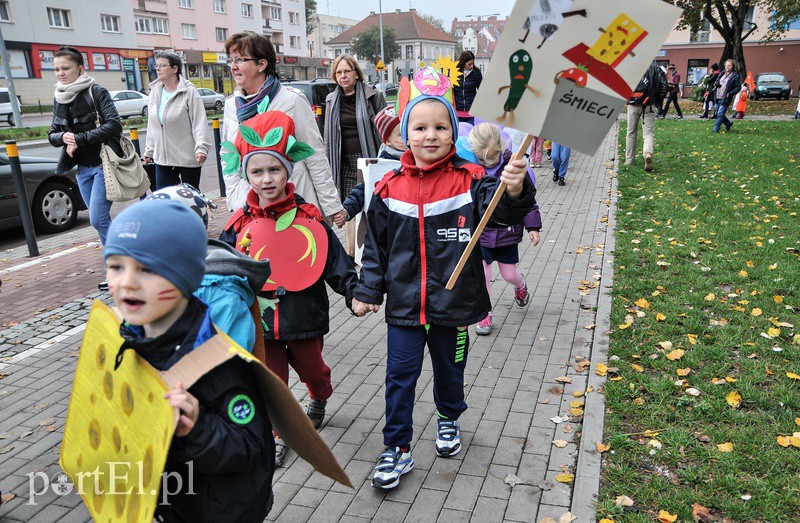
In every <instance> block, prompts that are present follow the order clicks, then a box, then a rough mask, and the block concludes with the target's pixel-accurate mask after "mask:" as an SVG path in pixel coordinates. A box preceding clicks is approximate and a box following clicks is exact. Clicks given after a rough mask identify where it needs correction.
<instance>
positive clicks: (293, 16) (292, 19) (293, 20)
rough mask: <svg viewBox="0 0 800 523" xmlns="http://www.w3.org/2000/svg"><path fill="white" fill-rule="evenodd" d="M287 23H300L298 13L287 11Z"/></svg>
mask: <svg viewBox="0 0 800 523" xmlns="http://www.w3.org/2000/svg"><path fill="white" fill-rule="evenodd" d="M289 23H290V24H295V25H297V24H299V23H300V13H295V12H294V11H289Z"/></svg>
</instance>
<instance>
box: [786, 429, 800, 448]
mask: <svg viewBox="0 0 800 523" xmlns="http://www.w3.org/2000/svg"><path fill="white" fill-rule="evenodd" d="M789 441H790V442H791V443H792V446H793V447H800V432H795V433H794V434H792V437H791V438H789Z"/></svg>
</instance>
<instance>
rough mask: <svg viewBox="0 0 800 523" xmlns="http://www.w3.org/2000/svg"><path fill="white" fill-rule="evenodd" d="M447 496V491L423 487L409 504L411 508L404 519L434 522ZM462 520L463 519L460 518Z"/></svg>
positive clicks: (421, 522) (414, 521) (422, 522)
mask: <svg viewBox="0 0 800 523" xmlns="http://www.w3.org/2000/svg"><path fill="white" fill-rule="evenodd" d="M446 498H447V492H445V491H439V490H431V489H427V488H423V489H422V490H420V491H419V494H418V495H417V499H415V500H414V503H412V504H411V509H410V510H409V511H408V514H407V515H406V519H405V521H408V522H409V523H416V522H419V523H434V522H436V521H437V520H438V518H439V511H440V509H441V507H442V505H444V501H445V499H446ZM462 521H463V520H462Z"/></svg>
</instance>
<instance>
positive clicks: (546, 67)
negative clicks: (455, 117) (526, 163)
mask: <svg viewBox="0 0 800 523" xmlns="http://www.w3.org/2000/svg"><path fill="white" fill-rule="evenodd" d="M680 13H681V11H680V9H678V8H677V7H675V6H673V5H670V4H667V3H665V2H663V1H661V0H614V1H611V0H599V1H598V0H518V1H517V2H516V3H515V5H514V9H513V10H512V12H511V15H510V16H509V18H508V21H507V22H506V25H505V29H504V31H503V35H502V37H501V38H500V41H499V43H498V45H497V48H496V50H495V52H494V54H493V57H492V61H491V62H490V64H489V67H488V70H487V71H486V74H485V75H484V80H483V83H482V84H481V88H480V90H479V91H478V94H477V96H476V97H475V102H474V103H473V105H472V108H471V109H470V113H471V114H473V115H475V116H477V117H480V118H482V119H484V120H487V121H490V122H496V123H498V124H501V125H504V126H506V127H507V128H508V127H512V128H515V129H519V130H520V131H522V132H525V133H527V134H531V135H534V136H542V137H544V138H549V139H552V140H554V141H555V142H556V143H560V144H562V145H566V146H568V147H571V148H574V149H576V150H578V151H580V152H583V153H586V154H593V153H594V152H595V151H596V150H597V148H598V147H599V146H600V144H601V143H602V141H603V139H604V138H605V136H606V134H608V131H609V129H610V128H611V126H612V125H613V123H614V121H616V119H617V117H618V116H619V113H620V111H621V110H622V109H623V108H624V107H625V104H626V102H627V101H628V98H629V97H630V95H631V92H632V90H633V89H632V87H633V86H635V85H636V84H637V83H638V81H639V79H640V78H641V76H642V74H644V71H645V70H646V69H647V67H648V66H649V65H650V63H651V62H652V61H653V59H654V58H655V57H656V54H657V53H658V51H659V49H660V48H661V45H662V44H663V42H664V40H665V39H666V37H667V35H668V34H669V32H670V31H671V30H672V28H673V27H674V26H675V23H676V21H677V20H678V17H679V16H680Z"/></svg>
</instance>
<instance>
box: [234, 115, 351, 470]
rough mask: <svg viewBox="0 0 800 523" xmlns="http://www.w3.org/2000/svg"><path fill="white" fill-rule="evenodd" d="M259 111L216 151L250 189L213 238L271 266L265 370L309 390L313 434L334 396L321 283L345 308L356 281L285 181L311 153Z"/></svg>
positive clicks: (288, 126)
mask: <svg viewBox="0 0 800 523" xmlns="http://www.w3.org/2000/svg"><path fill="white" fill-rule="evenodd" d="M266 107H267V104H262V108H263V110H260V111H259V114H257V115H256V116H254V117H253V118H251V119H249V120H247V122H246V123H242V124H240V125H239V134H238V135H237V137H236V141H235V143H234V144H231V143H230V142H226V143H225V144H223V146H224V147H225V149H226V150H227V151H228V152H227V153H226V163H227V164H231V163H235V164H236V165H241V173H243V176H245V177H246V179H247V181H248V182H249V183H250V187H251V188H250V192H249V193H248V195H247V200H246V203H245V205H244V207H243V208H241V209H239V210H238V211H236V213H234V215H233V217H231V219H230V221H229V222H228V223H227V224H226V226H225V230H224V231H223V233H222V235H221V236H220V239H221V240H222V241H224V242H226V243H228V244H230V245H233V246H234V247H235V248H237V249H238V250H240V251H241V252H244V253H246V254H248V255H249V256H250V257H252V258H253V259H255V260H263V259H269V260H270V264H271V266H272V273H271V275H270V277H269V279H268V280H267V282H266V284H265V285H264V287H263V288H262V290H261V292H260V293H259V295H258V302H259V305H260V307H261V319H262V326H263V327H264V345H265V347H264V350H265V355H266V363H267V367H269V369H270V370H272V371H273V372H274V373H275V374H277V375H278V376H279V377H280V378H281V379H283V381H284V382H286V383H288V381H289V365H291V366H292V368H293V369H294V370H295V371H296V372H297V374H298V376H299V377H300V380H301V381H302V382H303V383H305V384H306V387H307V388H308V395H309V398H310V401H309V405H308V408H307V411H306V414H308V416H309V418H310V419H311V421H312V423H313V424H314V426H315V427H316V428H319V427H320V425H322V421H323V419H324V417H325V405H326V402H327V400H328V398H329V397H330V396H331V394H332V393H333V387H332V386H331V370H330V368H329V367H328V366H327V365H326V364H325V361H324V360H323V359H322V346H323V336H324V335H325V334H326V333H327V332H328V331H329V322H328V309H329V305H330V304H329V302H328V292H327V289H326V288H325V282H327V283H328V285H330V286H331V288H332V289H333V290H334V291H336V292H337V293H338V294H341V295H342V296H344V298H345V303H346V304H347V306H348V307H351V300H352V298H353V289H354V287H355V284H356V282H357V276H356V271H355V268H354V267H353V262H352V261H351V260H350V258H349V257H348V256H347V253H346V252H345V250H344V247H343V246H342V244H341V243H340V242H339V239H338V238H337V237H336V235H335V234H334V233H333V231H332V230H331V229H330V227H328V225H327V224H326V223H325V221H324V220H323V219H322V214H321V213H320V211H319V209H317V208H316V207H315V206H313V205H311V204H308V203H305V201H304V200H303V199H302V198H301V197H300V196H298V195H296V194H295V192H294V184H292V183H291V182H289V179H290V177H291V174H292V169H293V165H294V162H299V161H301V160H303V159H304V158H307V157H308V156H310V155H311V154H313V152H314V151H313V150H312V149H311V147H309V146H308V145H306V144H304V143H301V142H298V141H297V140H296V139H295V137H294V121H293V120H292V119H291V118H290V117H289V116H288V115H287V114H285V113H282V112H280V111H266ZM285 456H286V446H285V445H284V444H283V442H282V441H281V440H280V438H277V437H276V448H275V464H276V466H280V465H281V464H282V463H283V460H284V459H285Z"/></svg>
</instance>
